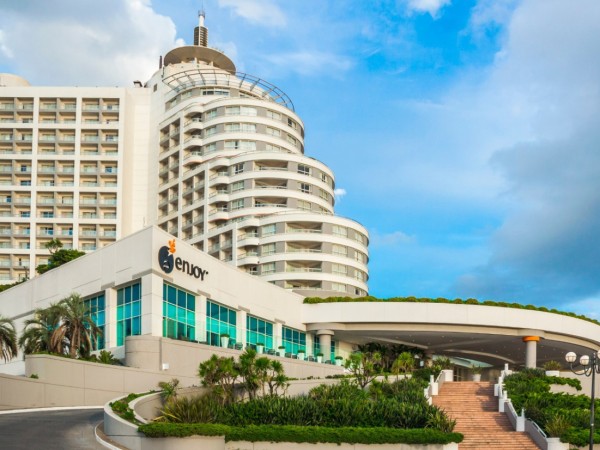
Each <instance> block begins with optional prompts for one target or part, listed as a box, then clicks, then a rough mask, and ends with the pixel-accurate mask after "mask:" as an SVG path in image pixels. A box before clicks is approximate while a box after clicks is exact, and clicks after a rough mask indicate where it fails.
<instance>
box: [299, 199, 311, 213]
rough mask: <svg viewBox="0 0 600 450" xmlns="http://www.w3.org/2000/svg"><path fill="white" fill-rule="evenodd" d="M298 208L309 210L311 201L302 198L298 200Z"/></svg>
mask: <svg viewBox="0 0 600 450" xmlns="http://www.w3.org/2000/svg"><path fill="white" fill-rule="evenodd" d="M298 209H303V210H305V211H310V209H311V203H310V202H307V201H304V200H298Z"/></svg>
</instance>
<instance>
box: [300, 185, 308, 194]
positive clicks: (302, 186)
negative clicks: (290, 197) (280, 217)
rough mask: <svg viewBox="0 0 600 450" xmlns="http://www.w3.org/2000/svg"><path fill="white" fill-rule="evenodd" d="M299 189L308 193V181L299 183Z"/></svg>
mask: <svg viewBox="0 0 600 450" xmlns="http://www.w3.org/2000/svg"><path fill="white" fill-rule="evenodd" d="M300 191H301V192H304V193H305V194H310V184H308V183H300Z"/></svg>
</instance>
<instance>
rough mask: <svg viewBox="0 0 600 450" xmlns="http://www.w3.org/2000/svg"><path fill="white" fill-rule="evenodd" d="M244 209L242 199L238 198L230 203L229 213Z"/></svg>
mask: <svg viewBox="0 0 600 450" xmlns="http://www.w3.org/2000/svg"><path fill="white" fill-rule="evenodd" d="M243 207H244V199H243V198H240V199H238V200H234V201H232V202H231V211H235V210H237V209H242V208H243Z"/></svg>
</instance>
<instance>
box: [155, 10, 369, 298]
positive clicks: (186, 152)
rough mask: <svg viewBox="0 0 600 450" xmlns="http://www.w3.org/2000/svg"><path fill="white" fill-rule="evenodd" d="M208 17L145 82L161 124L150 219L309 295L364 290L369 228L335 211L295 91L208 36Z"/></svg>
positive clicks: (328, 176)
mask: <svg viewBox="0 0 600 450" xmlns="http://www.w3.org/2000/svg"><path fill="white" fill-rule="evenodd" d="M203 22H204V17H203V15H201V16H200V24H199V27H198V28H197V29H196V36H195V43H194V45H193V46H184V47H179V48H176V49H174V50H172V51H170V52H169V53H168V54H167V55H165V57H164V59H163V62H162V64H161V65H162V67H160V69H159V70H158V71H157V72H156V73H155V74H154V76H153V77H152V78H151V79H150V81H148V83H147V84H146V86H147V87H148V88H149V89H150V90H151V91H152V95H151V100H150V101H151V107H150V111H151V112H152V114H153V120H154V121H155V123H156V124H157V125H156V127H152V128H153V131H152V133H156V135H155V136H151V137H150V142H156V146H155V148H154V149H152V150H151V153H152V152H155V154H153V155H151V158H152V159H151V160H154V161H158V174H157V176H152V175H151V174H150V176H149V177H148V179H149V180H156V185H155V186H150V191H152V190H155V191H156V197H157V198H158V208H157V210H156V217H153V218H152V219H153V220H152V221H153V222H155V223H157V224H158V225H159V226H160V227H161V228H162V229H164V230H165V231H167V232H169V233H171V234H172V235H174V236H177V237H180V238H182V239H184V240H186V241H188V242H189V243H191V244H193V245H194V246H195V247H197V248H199V249H201V250H203V251H205V252H207V253H209V254H211V255H212V256H214V257H216V258H218V259H220V260H222V261H228V262H231V263H232V264H235V265H237V266H238V267H240V268H241V269H243V270H244V271H246V272H249V273H251V274H255V275H258V276H261V277H264V278H265V279H266V280H268V281H270V282H272V283H274V284H276V285H278V286H281V287H284V288H287V289H293V290H294V291H297V292H300V293H302V294H304V295H320V296H324V295H348V296H358V295H366V294H367V280H368V269H367V262H368V233H367V231H366V229H365V228H364V227H363V226H362V225H360V224H359V223H357V222H355V221H353V220H350V219H346V218H343V217H339V216H336V215H335V214H334V203H335V195H334V189H335V179H334V174H333V172H332V171H331V169H329V167H327V166H326V165H325V164H323V163H322V162H320V161H318V160H316V159H314V158H310V157H307V156H305V155H304V124H303V123H302V119H301V118H300V117H299V116H298V115H297V114H296V113H295V112H294V106H293V103H292V101H291V100H290V99H289V97H288V96H287V95H286V94H285V93H284V92H283V91H281V90H280V89H279V88H277V87H276V86H274V85H272V84H270V83H268V82H267V81H265V80H262V79H260V78H258V77H255V76H252V75H248V74H245V73H240V72H237V71H236V68H235V65H234V63H233V62H232V61H231V60H230V59H229V58H228V57H227V56H226V55H224V54H223V53H221V52H219V51H217V50H214V49H212V48H209V47H207V46H206V43H207V30H206V28H204V23H203Z"/></svg>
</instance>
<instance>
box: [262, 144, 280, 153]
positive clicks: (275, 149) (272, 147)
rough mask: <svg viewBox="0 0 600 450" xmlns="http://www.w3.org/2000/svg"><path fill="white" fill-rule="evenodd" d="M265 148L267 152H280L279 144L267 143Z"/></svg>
mask: <svg viewBox="0 0 600 450" xmlns="http://www.w3.org/2000/svg"><path fill="white" fill-rule="evenodd" d="M265 149H266V150H267V151H268V152H280V151H281V147H280V146H279V145H273V144H267V145H266V146H265Z"/></svg>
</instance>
